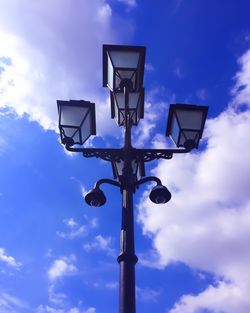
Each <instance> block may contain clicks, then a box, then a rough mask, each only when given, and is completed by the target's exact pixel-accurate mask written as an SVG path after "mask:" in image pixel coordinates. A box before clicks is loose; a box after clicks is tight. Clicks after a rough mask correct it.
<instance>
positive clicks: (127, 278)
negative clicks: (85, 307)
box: [117, 84, 138, 313]
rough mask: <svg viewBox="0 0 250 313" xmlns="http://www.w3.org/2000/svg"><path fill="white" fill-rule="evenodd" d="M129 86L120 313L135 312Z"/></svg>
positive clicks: (119, 259) (123, 188)
mask: <svg viewBox="0 0 250 313" xmlns="http://www.w3.org/2000/svg"><path fill="white" fill-rule="evenodd" d="M129 89H130V88H129V86H128V85H126V84H125V86H124V98H125V125H124V127H125V144H124V167H123V173H122V177H121V190H122V225H121V237H120V255H119V256H118V258H117V261H118V263H119V264H120V310H119V311H120V313H135V311H136V306H135V264H136V263H137V260H138V259H137V256H136V255H135V245H134V209H133V192H134V188H135V181H134V175H133V170H132V159H131V155H130V151H131V148H132V146H131V123H130V116H129V106H128V104H129V103H128V102H129Z"/></svg>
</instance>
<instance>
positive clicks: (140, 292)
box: [136, 287, 161, 302]
mask: <svg viewBox="0 0 250 313" xmlns="http://www.w3.org/2000/svg"><path fill="white" fill-rule="evenodd" d="M160 295H161V291H159V290H154V289H151V288H141V287H136V296H137V298H138V300H140V301H142V302H157V301H158V299H159V297H160Z"/></svg>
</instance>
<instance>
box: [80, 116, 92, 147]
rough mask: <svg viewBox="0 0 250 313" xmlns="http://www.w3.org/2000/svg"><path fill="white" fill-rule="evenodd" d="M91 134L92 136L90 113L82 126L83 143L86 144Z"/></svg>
mask: <svg viewBox="0 0 250 313" xmlns="http://www.w3.org/2000/svg"><path fill="white" fill-rule="evenodd" d="M90 134H91V115H90V111H89V112H88V115H87V116H86V118H85V121H84V122H83V123H82V125H81V135H82V141H83V142H84V141H85V140H87V139H88V137H89V135H90Z"/></svg>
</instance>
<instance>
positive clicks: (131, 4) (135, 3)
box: [118, 0, 137, 8]
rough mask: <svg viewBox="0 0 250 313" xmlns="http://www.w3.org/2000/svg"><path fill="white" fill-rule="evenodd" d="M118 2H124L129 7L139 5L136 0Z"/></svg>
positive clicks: (119, 0) (120, 0)
mask: <svg viewBox="0 0 250 313" xmlns="http://www.w3.org/2000/svg"><path fill="white" fill-rule="evenodd" d="M118 2H122V3H124V4H125V5H127V6H128V7H129V8H135V7H136V6H137V2H136V0H118Z"/></svg>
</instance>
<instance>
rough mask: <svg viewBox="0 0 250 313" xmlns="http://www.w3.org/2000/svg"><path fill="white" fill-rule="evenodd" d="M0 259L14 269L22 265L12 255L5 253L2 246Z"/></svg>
mask: <svg viewBox="0 0 250 313" xmlns="http://www.w3.org/2000/svg"><path fill="white" fill-rule="evenodd" d="M0 261H2V262H4V263H5V264H7V265H9V266H11V267H14V268H16V269H19V268H20V267H21V266H22V263H21V262H18V261H16V259H15V258H14V257H13V256H11V255H7V252H6V250H5V249H4V248H0Z"/></svg>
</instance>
